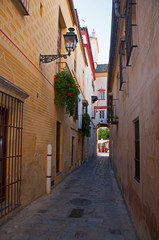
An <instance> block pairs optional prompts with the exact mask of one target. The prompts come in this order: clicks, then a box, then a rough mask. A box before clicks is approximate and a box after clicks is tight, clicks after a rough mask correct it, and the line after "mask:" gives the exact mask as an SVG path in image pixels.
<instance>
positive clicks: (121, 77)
mask: <svg viewBox="0 0 159 240" xmlns="http://www.w3.org/2000/svg"><path fill="white" fill-rule="evenodd" d="M124 48H125V41H123V40H122V41H121V43H120V50H119V61H120V65H119V66H120V88H119V90H120V91H122V89H121V88H122V85H123V83H125V82H124V79H123V70H124V69H125V68H126V67H125V66H124V60H125V59H124V58H125V53H124Z"/></svg>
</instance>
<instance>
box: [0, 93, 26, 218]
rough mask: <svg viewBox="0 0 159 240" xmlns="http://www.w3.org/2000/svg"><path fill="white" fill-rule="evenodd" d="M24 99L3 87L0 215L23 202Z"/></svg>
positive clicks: (0, 130)
mask: <svg viewBox="0 0 159 240" xmlns="http://www.w3.org/2000/svg"><path fill="white" fill-rule="evenodd" d="M22 129H23V102H22V101H21V100H19V99H17V98H15V97H12V96H10V95H8V94H6V93H4V92H2V91H0V218H2V217H3V216H5V215H6V214H8V213H10V212H11V211H13V210H14V209H16V208H17V207H19V206H20V204H21V202H20V196H21V170H22Z"/></svg>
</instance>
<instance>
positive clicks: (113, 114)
mask: <svg viewBox="0 0 159 240" xmlns="http://www.w3.org/2000/svg"><path fill="white" fill-rule="evenodd" d="M117 100H118V99H113V98H112V97H109V98H108V107H107V121H108V123H110V124H118V122H119V119H118V115H117V110H116V101H117Z"/></svg>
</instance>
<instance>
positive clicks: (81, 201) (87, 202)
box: [70, 198, 91, 206]
mask: <svg viewBox="0 0 159 240" xmlns="http://www.w3.org/2000/svg"><path fill="white" fill-rule="evenodd" d="M70 202H71V203H72V204H73V205H76V206H87V205H90V204H91V201H90V200H88V199H85V198H75V199H73V200H71V201H70Z"/></svg>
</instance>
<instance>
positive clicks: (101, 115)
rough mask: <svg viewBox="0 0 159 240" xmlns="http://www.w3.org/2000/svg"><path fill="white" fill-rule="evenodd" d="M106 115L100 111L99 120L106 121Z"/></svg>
mask: <svg viewBox="0 0 159 240" xmlns="http://www.w3.org/2000/svg"><path fill="white" fill-rule="evenodd" d="M104 113H105V112H104V111H99V118H100V119H104V117H105V116H104V115H105V114H104Z"/></svg>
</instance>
